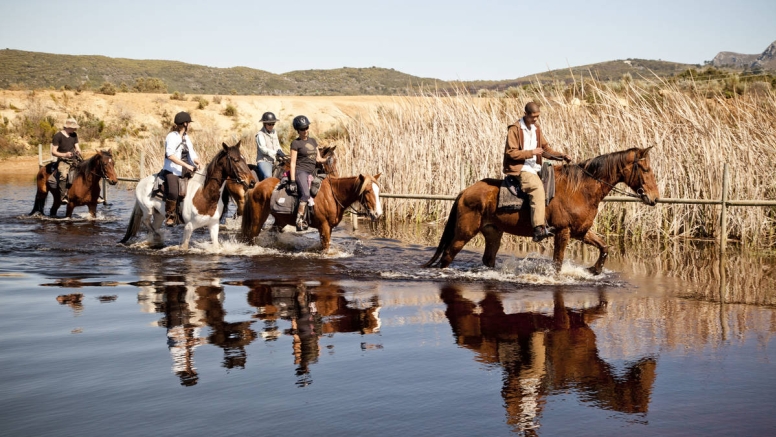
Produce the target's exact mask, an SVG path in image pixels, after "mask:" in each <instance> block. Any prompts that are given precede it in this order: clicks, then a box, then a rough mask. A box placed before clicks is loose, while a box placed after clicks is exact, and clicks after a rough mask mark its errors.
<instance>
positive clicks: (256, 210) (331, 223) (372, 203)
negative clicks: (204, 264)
mask: <svg viewBox="0 0 776 437" xmlns="http://www.w3.org/2000/svg"><path fill="white" fill-rule="evenodd" d="M379 177H380V175H379V174H378V175H376V176H369V175H366V176H365V175H363V174H361V175H358V176H351V177H345V178H335V177H331V176H330V177H327V178H326V179H324V180H323V183H321V188H320V190H319V191H318V195H317V196H316V197H315V206H314V207H313V208H312V210H311V213H310V226H311V227H313V228H316V229H318V232H319V234H320V237H321V246H322V247H323V251H324V252H325V251H327V250H329V243H330V241H331V230H332V229H333V228H334V227H335V226H337V225H338V224H339V223H340V222H341V221H342V215H343V214H344V213H345V210H346V209H347V208H348V207H349V206H350V205H352V204H353V203H355V202H360V203H361V205H362V206H363V207H364V208H366V210H367V215H368V216H369V218H371V219H372V220H377V218H378V217H380V216H381V215H382V214H383V207H382V205H381V204H380V187H379V186H378V185H377V179H378V178H379ZM278 183H280V180H279V179H278V178H267V179H264V180H263V181H261V182H259V183H258V185H256V187H254V188H253V189H252V190H249V191H248V193H247V194H246V196H245V211H244V214H243V216H242V240H243V241H244V242H246V243H253V242H254V240H255V238H256V237H257V236H258V235H259V233H260V232H261V227H262V226H263V225H264V222H265V221H267V217H269V215H270V214H272V216H273V217H274V218H275V226H276V227H277V228H283V227H284V226H286V225H291V224H294V223H295V222H296V212H294V213H293V214H275V213H273V212H271V211H270V202H271V198H272V191H274V190H275V187H276V186H277V185H278ZM295 210H296V209H295Z"/></svg>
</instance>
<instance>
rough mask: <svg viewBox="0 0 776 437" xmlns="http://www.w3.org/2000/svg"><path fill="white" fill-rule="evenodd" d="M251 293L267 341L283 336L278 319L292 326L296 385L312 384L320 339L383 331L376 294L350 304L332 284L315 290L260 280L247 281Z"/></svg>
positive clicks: (249, 299) (291, 334) (290, 334)
mask: <svg viewBox="0 0 776 437" xmlns="http://www.w3.org/2000/svg"><path fill="white" fill-rule="evenodd" d="M243 285H247V286H248V287H249V288H250V289H251V291H250V292H249V293H248V303H250V305H251V306H254V307H256V308H257V309H258V312H257V313H256V314H255V315H254V316H253V317H254V318H257V319H259V320H262V321H263V322H264V330H263V331H262V334H261V335H262V337H264V338H265V340H267V341H273V340H276V339H277V338H278V337H280V331H279V328H278V325H277V322H278V320H280V319H283V320H288V321H290V322H291V327H290V328H289V329H287V330H286V331H285V332H284V334H285V335H289V336H291V337H292V345H293V350H294V364H295V365H296V366H297V367H296V376H297V381H296V384H297V386H299V387H304V386H307V385H309V384H311V383H312V382H313V381H312V376H311V374H310V365H311V364H315V363H317V362H318V357H319V356H320V345H319V340H320V338H321V336H323V335H333V334H334V333H337V332H359V333H361V334H362V335H364V334H372V333H376V332H379V330H380V306H379V302H378V299H377V296H376V295H373V296H371V297H370V298H369V299H368V300H367V301H365V302H362V303H361V304H360V305H356V303H354V302H348V300H347V299H346V298H345V291H344V290H343V289H341V288H339V287H338V286H336V285H333V284H323V285H320V286H317V287H314V288H313V289H312V290H311V289H309V288H307V287H306V286H304V285H300V286H298V287H291V286H280V287H278V286H273V287H270V286H269V285H266V284H262V283H261V282H260V281H246V282H244V283H243Z"/></svg>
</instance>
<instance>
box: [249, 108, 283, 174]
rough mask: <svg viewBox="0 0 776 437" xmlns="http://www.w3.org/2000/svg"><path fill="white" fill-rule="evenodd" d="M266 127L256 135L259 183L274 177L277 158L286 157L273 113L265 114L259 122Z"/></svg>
mask: <svg viewBox="0 0 776 437" xmlns="http://www.w3.org/2000/svg"><path fill="white" fill-rule="evenodd" d="M259 121H260V122H261V123H262V124H263V125H264V126H263V127H262V128H261V130H260V131H259V133H257V134H256V170H257V173H258V174H257V176H258V177H259V182H261V181H263V180H264V179H267V178H268V177H270V176H272V164H273V163H274V162H275V159H276V158H277V157H283V156H286V154H285V153H283V150H282V149H281V148H280V140H279V139H278V133H277V131H276V130H275V123H277V118H276V117H275V114H273V113H272V112H265V113H264V114H263V115H262V116H261V120H259Z"/></svg>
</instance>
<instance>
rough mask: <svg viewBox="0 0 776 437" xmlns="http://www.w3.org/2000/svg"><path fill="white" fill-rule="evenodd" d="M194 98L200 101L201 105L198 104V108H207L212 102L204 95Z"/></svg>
mask: <svg viewBox="0 0 776 437" xmlns="http://www.w3.org/2000/svg"><path fill="white" fill-rule="evenodd" d="M193 100H194V101H195V102H197V103H199V105H197V109H205V108H206V107H207V105H208V104H210V102H208V101H207V99H206V98H204V97H202V96H197V97H194V99H193Z"/></svg>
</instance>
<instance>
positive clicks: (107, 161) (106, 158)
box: [97, 149, 119, 185]
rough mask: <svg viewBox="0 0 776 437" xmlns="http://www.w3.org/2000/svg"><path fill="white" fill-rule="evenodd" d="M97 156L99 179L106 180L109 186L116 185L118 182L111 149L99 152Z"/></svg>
mask: <svg viewBox="0 0 776 437" xmlns="http://www.w3.org/2000/svg"><path fill="white" fill-rule="evenodd" d="M97 154H98V155H100V157H99V160H100V161H99V165H100V169H101V170H100V171H99V172H100V173H99V174H100V177H103V178H105V179H107V180H108V182H109V183H110V184H111V185H116V184H117V183H118V182H119V177H118V176H117V175H116V169H115V168H114V164H115V162H114V161H113V152H112V151H111V149H108V150H100V151H98V152H97Z"/></svg>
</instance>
